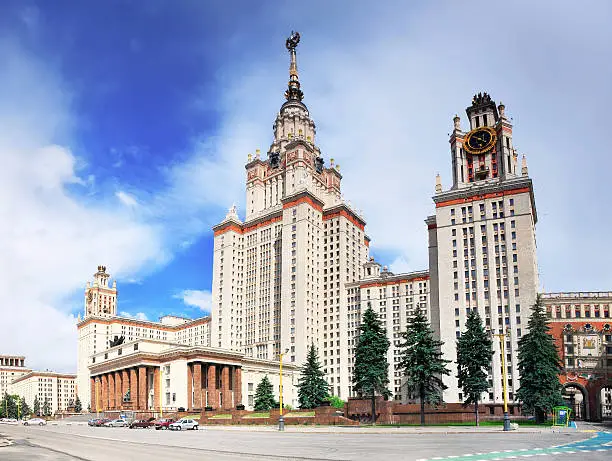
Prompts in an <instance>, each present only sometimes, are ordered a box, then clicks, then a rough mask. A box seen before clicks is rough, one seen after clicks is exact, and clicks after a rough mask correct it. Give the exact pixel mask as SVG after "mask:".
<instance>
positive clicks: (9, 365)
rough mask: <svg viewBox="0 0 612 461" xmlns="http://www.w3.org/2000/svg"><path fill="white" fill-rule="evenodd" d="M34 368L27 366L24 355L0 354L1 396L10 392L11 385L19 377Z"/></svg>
mask: <svg viewBox="0 0 612 461" xmlns="http://www.w3.org/2000/svg"><path fill="white" fill-rule="evenodd" d="M31 371H32V370H31V369H29V368H27V367H26V366H25V357H24V356H22V355H0V396H3V395H4V394H5V393H7V392H8V393H10V392H9V386H10V384H11V382H13V380H14V379H17V378H19V377H21V376H23V375H25V374H27V373H29V372H31Z"/></svg>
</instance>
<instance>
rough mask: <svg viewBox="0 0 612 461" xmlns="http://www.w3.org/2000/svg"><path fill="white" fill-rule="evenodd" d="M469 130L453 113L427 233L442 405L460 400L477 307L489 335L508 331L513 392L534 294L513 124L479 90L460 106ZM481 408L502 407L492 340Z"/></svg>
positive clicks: (531, 214)
mask: <svg viewBox="0 0 612 461" xmlns="http://www.w3.org/2000/svg"><path fill="white" fill-rule="evenodd" d="M466 114H467V117H468V120H467V131H464V130H463V129H462V126H461V120H460V118H459V117H458V116H455V118H454V129H453V132H452V134H451V136H450V140H449V142H450V153H451V164H452V184H451V186H450V188H449V189H447V190H443V187H442V184H441V181H440V177H439V176H438V177H437V179H436V194H435V196H434V197H433V201H434V203H435V214H433V215H431V216H429V217H428V218H427V219H426V223H427V227H428V230H429V275H430V284H431V285H430V286H431V319H432V326H433V328H434V330H435V331H436V332H437V333H438V334H439V336H440V339H441V340H442V341H443V342H444V345H443V347H442V352H443V354H444V356H445V358H447V359H449V360H453V362H451V363H450V364H449V368H450V369H451V374H450V376H447V377H445V378H444V381H445V383H446V385H447V386H448V389H447V390H446V391H445V392H444V400H445V401H447V402H460V401H462V397H463V396H462V394H461V390H460V389H459V387H458V383H457V378H456V375H457V370H456V364H455V363H454V362H455V361H456V356H457V355H456V341H457V338H459V336H460V334H461V331H462V330H464V329H465V321H466V318H467V316H468V314H469V312H470V311H471V310H476V311H477V312H478V313H479V314H480V316H481V318H482V319H484V322H485V324H486V328H487V330H489V331H491V332H494V333H507V336H506V338H505V341H506V348H505V349H506V367H507V372H508V374H507V375H508V397H509V399H510V401H512V400H514V394H515V392H516V390H517V389H518V388H519V385H520V384H519V376H518V368H517V367H518V360H517V351H518V340H519V339H520V338H521V336H522V335H523V334H524V333H525V331H526V328H527V320H528V318H529V315H530V312H531V306H533V304H534V302H535V299H536V294H537V292H538V270H537V260H536V241H535V225H536V222H537V214H536V207H535V199H534V193H533V185H532V182H531V179H530V178H529V176H528V171H527V164H526V160H525V158H524V157H523V160H522V164H521V165H520V166H519V163H518V154H517V152H516V149H515V148H514V144H513V139H512V124H511V123H510V120H509V119H508V117H507V116H506V114H505V106H504V105H503V104H499V105H496V104H495V102H494V101H493V100H492V99H491V97H490V96H489V95H488V94H486V93H484V94H478V95H476V96H474V99H473V100H472V104H471V105H470V106H468V108H467V109H466ZM494 351H495V354H494V356H493V363H492V367H491V368H490V370H489V386H490V387H489V391H488V395H485V396H484V397H485V398H484V402H485V403H501V402H502V401H503V395H502V373H501V355H500V344H499V341H498V340H497V338H496V339H495V341H494Z"/></svg>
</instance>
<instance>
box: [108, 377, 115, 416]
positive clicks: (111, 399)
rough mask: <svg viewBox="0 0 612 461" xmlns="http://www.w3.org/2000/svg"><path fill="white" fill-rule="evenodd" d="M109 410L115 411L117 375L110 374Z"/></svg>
mask: <svg viewBox="0 0 612 461" xmlns="http://www.w3.org/2000/svg"><path fill="white" fill-rule="evenodd" d="M108 408H109V410H114V409H115V373H112V372H111V373H109V374H108Z"/></svg>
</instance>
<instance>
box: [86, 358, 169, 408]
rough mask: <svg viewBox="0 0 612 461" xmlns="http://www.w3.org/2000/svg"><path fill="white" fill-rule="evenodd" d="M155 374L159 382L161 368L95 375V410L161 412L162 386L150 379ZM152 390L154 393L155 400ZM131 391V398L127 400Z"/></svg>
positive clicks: (93, 384) (92, 384) (135, 368)
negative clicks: (160, 387) (154, 383)
mask: <svg viewBox="0 0 612 461" xmlns="http://www.w3.org/2000/svg"><path fill="white" fill-rule="evenodd" d="M155 371H157V373H155ZM151 373H154V376H156V377H157V379H158V381H159V366H146V365H145V366H136V367H130V368H125V369H123V370H118V371H111V372H107V373H101V374H99V375H96V376H92V377H91V378H90V380H91V402H92V408H91V410H92V411H105V410H159V405H160V395H159V390H160V389H159V383H158V384H157V385H153V379H149V376H150V374H151ZM151 390H154V395H152V398H150V396H151ZM128 391H129V399H125V397H126V395H127V393H128Z"/></svg>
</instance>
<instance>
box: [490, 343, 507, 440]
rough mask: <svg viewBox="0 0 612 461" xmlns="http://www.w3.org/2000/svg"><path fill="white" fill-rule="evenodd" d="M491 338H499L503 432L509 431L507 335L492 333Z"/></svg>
mask: <svg viewBox="0 0 612 461" xmlns="http://www.w3.org/2000/svg"><path fill="white" fill-rule="evenodd" d="M493 336H497V337H498V338H499V346H500V352H501V365H502V389H503V394H504V431H509V430H510V416H509V415H508V386H507V384H506V383H507V378H508V377H507V375H506V351H505V345H506V337H507V336H508V335H507V333H496V334H495V333H494V334H493Z"/></svg>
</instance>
